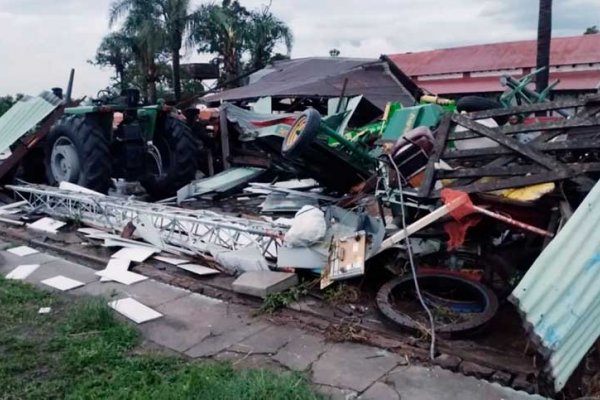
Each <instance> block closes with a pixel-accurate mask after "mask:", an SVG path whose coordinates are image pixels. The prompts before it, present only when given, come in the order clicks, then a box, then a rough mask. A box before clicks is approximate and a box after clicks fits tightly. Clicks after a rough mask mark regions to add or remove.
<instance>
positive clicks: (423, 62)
mask: <svg viewBox="0 0 600 400" xmlns="http://www.w3.org/2000/svg"><path fill="white" fill-rule="evenodd" d="M389 57H390V59H392V60H393V61H394V63H396V65H398V67H400V68H401V69H402V70H403V71H404V73H406V74H407V75H409V76H421V75H436V74H449V73H453V72H473V71H497V70H502V69H511V68H531V67H535V60H536V41H535V40H525V41H519V42H504V43H492V44H483V45H475V46H464V47H455V48H451V49H440V50H431V51H420V52H415V53H404V54H392V55H390V56H389ZM599 62H600V35H580V36H573V37H558V38H552V44H551V48H550V65H552V66H557V65H572V64H587V63H599Z"/></svg>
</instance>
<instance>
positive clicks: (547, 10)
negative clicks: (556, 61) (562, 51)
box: [535, 0, 552, 92]
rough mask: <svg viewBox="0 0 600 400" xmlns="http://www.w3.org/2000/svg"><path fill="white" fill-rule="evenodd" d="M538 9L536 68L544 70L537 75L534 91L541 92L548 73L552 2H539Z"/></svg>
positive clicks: (544, 0)
mask: <svg viewBox="0 0 600 400" xmlns="http://www.w3.org/2000/svg"><path fill="white" fill-rule="evenodd" d="M539 1H540V9H539V16H538V38H537V65H536V68H538V69H539V68H543V67H546V69H545V70H544V71H542V72H540V73H538V74H537V76H536V79H535V90H536V91H537V92H542V91H543V90H544V89H546V88H547V87H548V77H549V73H550V71H549V70H550V41H551V39H552V0H539Z"/></svg>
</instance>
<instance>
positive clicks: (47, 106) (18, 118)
mask: <svg viewBox="0 0 600 400" xmlns="http://www.w3.org/2000/svg"><path fill="white" fill-rule="evenodd" d="M60 102H61V100H60V99H59V98H58V97H56V96H54V95H53V94H52V93H50V92H42V93H41V94H40V95H39V96H37V97H31V96H26V97H24V98H23V99H21V100H19V101H18V102H17V103H16V104H15V105H13V106H12V107H11V108H10V110H8V111H7V112H6V113H5V114H4V115H2V117H0V152H4V151H6V150H7V149H8V148H9V147H10V146H11V145H12V144H13V143H15V142H16V141H17V140H18V139H19V138H20V137H22V136H23V135H25V134H26V133H27V132H29V131H30V130H32V129H33V128H35V126H36V125H37V124H38V123H40V122H41V121H42V120H43V119H44V118H45V117H47V116H48V115H49V114H50V113H51V112H52V111H53V110H54V109H55V108H56V107H58V106H59V105H60Z"/></svg>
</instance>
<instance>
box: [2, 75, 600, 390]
mask: <svg viewBox="0 0 600 400" xmlns="http://www.w3.org/2000/svg"><path fill="white" fill-rule="evenodd" d="M526 79H530V77H527V78H526ZM509 82H511V83H512V86H510V87H511V88H512V90H513V91H515V90H517V89H515V88H518V89H519V90H518V91H516V92H513V93H511V94H510V95H507V96H504V98H505V99H506V98H510V99H513V100H514V99H517V98H518V99H520V100H519V102H520V103H523V105H514V106H513V105H511V104H508V103H506V102H505V103H503V104H500V103H495V102H493V101H489V100H488V101H483V100H485V99H479V100H478V99H477V98H469V99H463V101H458V102H456V103H455V102H454V101H452V100H447V99H440V98H437V97H435V96H423V97H422V98H421V102H420V103H419V104H416V105H413V106H403V105H402V104H400V102H390V103H388V104H387V106H386V107H385V109H384V110H379V111H380V112H379V113H378V114H379V116H378V117H376V118H374V117H373V109H374V105H373V104H372V103H370V102H369V101H368V100H367V99H366V98H363V96H360V95H359V96H351V97H344V96H343V94H342V96H341V97H340V98H339V99H338V103H337V104H336V107H335V108H331V109H330V112H328V113H327V114H326V112H325V110H324V109H323V108H322V107H320V106H318V105H316V106H315V107H308V108H305V109H304V110H302V111H300V112H290V113H273V114H269V113H267V114H261V113H257V112H255V111H251V110H248V109H245V108H243V107H240V106H239V105H234V104H230V103H225V104H223V105H222V106H221V107H220V108H219V109H218V110H212V111H211V112H209V113H207V114H206V115H207V119H204V120H201V119H198V118H199V117H198V115H199V114H194V113H186V115H188V118H190V119H188V121H187V122H188V125H189V128H185V134H184V133H181V135H184V136H185V137H188V136H190V135H191V136H193V137H194V138H195V139H194V140H196V141H197V142H198V143H200V142H203V144H198V146H199V147H198V149H197V150H199V149H202V152H199V153H198V154H201V153H202V154H204V156H203V159H202V160H196V161H202V162H203V163H205V164H206V165H205V168H201V169H202V170H203V171H202V174H198V175H197V176H196V178H197V179H188V180H187V181H185V182H184V181H182V180H181V178H182V176H183V175H182V173H179V172H176V171H174V170H173V168H179V167H180V165H179V164H180V162H179V161H177V160H173V159H171V160H170V161H167V160H166V159H165V160H162V161H164V166H165V168H166V170H164V171H163V170H162V167H161V165H162V162H161V148H160V144H159V142H155V145H153V146H152V147H150V148H148V149H147V150H148V151H149V154H153V155H154V156H155V157H154V159H155V160H158V165H159V167H158V168H157V169H156V170H154V171H153V173H152V174H151V175H152V176H151V177H150V178H148V177H146V176H143V175H144V174H140V173H139V168H140V166H139V165H137V166H135V168H136V171H137V172H136V174H134V175H135V178H136V179H138V178H139V180H140V181H144V180H146V178H148V179H147V180H146V182H145V183H144V186H145V187H146V190H147V192H148V195H144V194H143V193H142V195H138V196H137V197H136V196H131V194H132V193H129V194H127V195H124V194H123V193H122V189H123V186H119V185H115V188H116V189H117V190H112V191H111V192H110V194H109V195H106V194H104V193H98V192H94V191H91V190H89V189H95V190H96V189H98V188H97V187H94V185H87V186H88V189H86V188H83V187H79V186H77V185H74V183H78V184H82V182H83V181H82V180H81V179H77V180H75V182H73V180H71V183H72V184H70V185H69V184H68V183H66V182H64V183H61V186H60V187H59V188H56V187H51V186H47V185H42V184H18V185H14V184H13V185H6V188H7V189H9V190H11V191H12V192H13V193H14V194H16V196H17V197H18V200H20V202H19V203H18V204H19V205H18V206H13V205H8V206H5V207H2V208H0V214H2V215H4V217H2V219H0V222H2V221H4V219H6V218H8V219H9V220H12V221H13V222H14V221H17V220H16V219H15V217H14V215H13V211H14V210H18V211H21V210H25V211H26V212H27V213H29V214H36V215H41V214H44V215H47V216H49V217H52V218H57V219H60V221H56V220H52V219H51V218H47V217H46V218H42V219H38V220H37V221H35V222H32V223H29V224H28V225H27V228H30V229H36V230H38V231H40V230H41V231H43V232H45V233H49V234H56V233H57V232H58V231H59V230H60V229H61V228H62V227H63V226H64V225H65V222H64V221H78V222H79V223H81V224H83V225H85V226H86V228H82V229H80V231H81V233H84V234H85V235H86V237H87V239H89V240H95V241H101V242H103V244H104V246H112V247H114V246H118V247H122V250H120V251H119V252H117V253H115V254H114V255H113V257H112V259H111V261H110V262H109V263H108V265H107V266H106V268H105V269H104V270H103V271H99V272H98V273H97V275H99V276H100V277H102V279H103V280H112V281H116V282H120V283H122V284H126V285H127V284H133V283H135V282H138V281H140V280H142V279H144V278H145V277H144V276H143V275H140V274H137V273H134V272H132V271H130V270H129V268H130V263H132V262H137V263H142V262H144V261H145V260H146V259H147V258H149V257H151V256H152V257H155V258H156V259H158V260H161V261H163V262H166V263H168V264H171V265H175V266H177V268H180V269H183V270H186V271H189V272H191V273H194V274H196V275H197V276H209V275H213V274H215V273H217V271H215V270H214V269H212V268H207V267H205V266H203V265H197V264H194V260H196V259H198V260H210V261H211V262H212V263H213V265H214V266H215V267H217V268H219V270H220V271H221V272H223V273H225V274H227V275H231V276H235V277H237V279H236V280H235V281H234V282H232V288H233V290H235V291H237V292H239V293H243V294H247V295H251V296H256V297H261V298H267V297H268V296H269V295H271V294H272V293H276V292H280V291H284V290H288V289H289V288H290V287H292V286H294V285H297V284H298V283H299V282H303V281H307V280H310V279H315V277H316V278H317V279H319V281H320V285H319V286H320V289H326V288H328V287H330V286H331V285H333V284H334V283H335V282H339V281H349V282H358V281H361V282H372V286H376V287H377V291H376V293H375V296H373V297H374V298H375V301H374V304H375V305H376V307H377V308H378V309H379V310H380V311H381V313H382V314H383V315H384V316H385V317H386V318H387V319H388V320H389V321H391V322H393V323H395V324H396V326H397V327H398V328H402V329H404V330H407V331H413V332H415V331H416V332H421V333H423V334H426V335H427V336H429V337H431V357H432V358H433V357H434V356H435V346H434V342H435V337H436V333H437V334H438V335H439V336H442V337H444V338H448V337H450V338H454V337H457V336H459V337H464V335H465V334H466V333H469V334H472V333H473V332H479V331H481V329H482V328H483V327H485V326H486V325H489V324H490V322H491V321H492V320H493V319H494V318H495V316H496V314H497V313H498V312H499V309H501V308H502V307H503V306H504V305H505V300H506V299H508V298H509V295H510V293H511V292H512V295H510V300H511V301H512V302H514V303H515V304H516V305H517V307H518V308H519V310H520V311H521V312H522V313H523V317H524V319H525V321H526V322H525V324H526V327H527V329H529V330H530V331H531V332H532V333H533V336H534V337H535V338H536V342H537V344H538V345H539V346H540V352H541V353H542V355H543V356H544V357H545V358H546V359H548V360H549V364H548V367H547V371H548V372H549V374H550V377H551V378H553V379H554V378H555V380H554V389H555V390H556V391H559V390H561V389H562V388H563V386H564V385H565V384H566V381H567V379H568V378H569V376H571V374H572V373H573V371H574V369H575V368H576V366H577V365H578V364H579V362H580V361H581V359H582V358H583V356H584V355H585V353H586V352H587V350H588V349H589V348H590V347H591V346H592V345H593V343H594V342H595V341H596V339H597V338H598V335H599V334H600V326H599V325H598V324H596V323H595V322H594V321H595V315H596V311H594V310H596V309H598V307H597V304H596V302H597V299H598V298H600V297H599V296H598V294H599V293H598V290H600V289H598V288H599V287H600V286H598V285H594V284H593V283H594V282H595V279H596V278H595V276H596V275H597V274H596V275H594V272H593V271H595V267H597V264H598V254H599V252H600V241H599V240H598V239H599V237H598V233H597V232H596V230H597V229H595V227H596V226H597V222H598V221H597V219H598V218H597V215H596V214H597V211H598V208H599V207H600V205H599V204H600V203H599V201H598V191H599V190H600V186H599V185H598V183H597V182H598V176H599V175H600V119H599V116H598V115H599V114H600V96H599V95H590V96H585V97H581V98H577V99H566V100H559V101H553V102H550V101H544V99H543V98H542V97H540V96H536V94H535V92H532V91H530V90H528V91H523V90H521V89H522V85H520V84H518V81H514V80H509ZM515 82H516V83H515ZM509 90H510V89H509ZM527 96H529V97H527ZM467 100H468V101H467ZM521 100H526V101H521ZM40 101H41V100H40ZM403 101H404V103H406V99H404V100H403ZM130 103H131V100H130ZM300 105H301V103H298V104H296V103H294V107H290V109H298V108H297V107H300ZM101 107H106V106H101ZM319 108H320V109H319ZM113 109H114V110H117V111H119V110H120V111H123V113H124V114H125V120H124V121H126V122H127V124H134V122H133V121H138V120H139V119H140V118H142V116H143V115H144V113H148V115H150V116H151V117H152V118H154V117H156V115H157V114H158V115H159V117H156V118H158V119H157V120H156V121H155V123H158V122H157V121H161V118H162V117H160V115H162V113H167V114H166V115H167V117H168V118H172V117H173V116H172V115H171V114H169V112H170V111H169V110H167V109H165V108H161V107H158V108H152V109H139V108H131V107H129V106H128V107H125V106H123V107H121V108H119V107H113ZM375 109H377V107H375ZM97 111H98V110H97ZM101 111H102V112H106V110H105V109H104V108H102V110H101ZM15 112H16V111H15ZM48 112H50V113H51V112H52V110H51V109H49V110H47V112H46V114H45V115H46V117H47V113H48ZM128 113H130V114H128ZM50 115H51V116H52V115H53V114H50ZM128 115H129V117H128ZM32 118H33V117H32ZM35 118H36V121H37V122H40V121H42V120H43V118H44V115H42V114H40V115H37V114H36V116H35ZM128 118H130V119H128ZM173 118H174V117H173ZM111 121H112V118H111ZM1 122H3V119H0V128H1V127H2V126H4V125H2V124H1ZM127 124H125V125H119V127H118V128H117V129H122V132H121V133H120V134H122V135H125V136H124V137H125V138H127V135H128V132H129V131H130V129H133V128H131V127H130V126H129V125H127ZM173 124H175V125H177V126H180V124H183V122H182V121H181V120H179V119H178V120H177V122H173ZM34 125H35V123H34V124H33V125H31V126H28V127H27V129H30V130H31V129H32V126H34ZM43 125H44V124H43V123H42V126H43ZM134 125H135V124H134ZM154 128H155V127H154V126H153V127H152V128H151V129H150V131H152V130H153V129H154ZM40 129H41V128H40ZM181 129H182V132H183V129H184V128H181ZM188 129H189V132H188ZM157 132H158V131H157ZM0 134H4V133H3V132H1V129H0ZM157 134H158V133H157ZM32 135H34V136H33V137H37V136H35V135H37V133H33V134H32ZM7 136H8V135H7ZM173 137H175V136H173ZM11 140H12V137H11ZM15 140H16V139H15ZM169 140H171V139H169ZM173 140H174V139H173ZM58 147H61V146H58ZM54 150H56V149H54ZM59 150H60V151H63V150H64V151H63V152H62V153H60V151H59V152H58V153H60V154H70V153H68V151H67V150H66V148H62V149H59ZM121 150H123V151H125V150H127V148H126V149H125V150H124V149H121ZM137 150H140V149H137ZM56 151H58V150H56ZM69 151H70V150H69ZM65 152H66V153H65ZM58 153H57V154H58ZM184 153H185V154H184V155H185V157H188V156H189V154H190V152H189V151H186V152H184ZM177 154H178V153H177V152H174V153H170V157H175V156H177ZM163 155H164V154H163ZM9 159H10V158H9ZM84 161H85V160H78V161H77V162H78V163H79V162H84ZM196 161H194V162H196ZM131 162H133V161H131ZM131 162H130V163H131ZM169 162H170V164H168V163H169ZM127 165H129V164H127V163H125V164H123V165H121V167H123V166H125V167H124V168H125V170H123V171H121V172H122V173H123V177H125V178H127V177H129V178H131V177H132V176H133V175H131V174H130V173H129V172H127V171H126V170H127ZM203 165H204V164H203ZM67 166H68V167H69V168H71V167H72V166H73V165H67ZM2 168H3V167H2V166H0V170H2ZM186 168H187V167H186ZM67 169H68V168H67ZM194 169H197V168H194ZM83 170H85V168H83ZM186 171H187V169H186ZM130 172H131V171H130ZM194 172H196V171H194ZM67 175H68V174H67ZM200 175H203V176H202V177H200ZM65 176H66V175H65ZM185 176H186V177H189V174H188V173H187V172H186V173H185ZM88 178H90V176H88ZM90 179H91V178H90ZM66 180H69V179H66ZM85 182H89V181H85ZM117 183H118V182H117ZM90 186H91V187H90ZM100 191H105V190H100ZM133 194H139V193H137V192H136V193H133ZM157 198H160V199H161V200H160V201H153V200H156V199H157ZM9 217H10V218H9ZM61 221H62V222H61ZM582 235H583V236H582ZM580 242H585V245H581V249H579V247H578V246H579V245H580ZM573 243H577V246H575V245H574V244H573ZM571 250H572V251H571ZM563 251H564V254H561V252H563ZM157 253H161V254H162V253H165V254H163V255H157ZM180 257H183V258H180ZM22 267H23V268H22V269H21V270H20V271H15V272H14V274H15V275H16V276H20V275H22V274H27V273H29V271H31V270H32V269H33V268H34V266H27V265H26V266H22ZM586 274H587V275H586ZM353 278H359V279H354V280H353ZM50 283H52V284H55V285H58V286H61V285H62V286H65V285H66V286H69V285H72V284H73V282H64V281H57V282H50ZM50 283H49V284H50ZM517 285H518V286H517ZM66 286H65V287H66ZM515 287H516V289H515ZM513 290H514V291H513ZM114 306H115V308H117V309H120V310H121V312H123V313H124V314H126V315H127V313H128V309H129V308H130V307H133V306H136V305H135V304H128V303H127V304H115V305H114ZM153 317H155V316H154V315H151V316H149V318H153ZM596 319H597V318H596ZM580 338H581V339H580ZM566 359H568V362H567V361H565V360H566Z"/></svg>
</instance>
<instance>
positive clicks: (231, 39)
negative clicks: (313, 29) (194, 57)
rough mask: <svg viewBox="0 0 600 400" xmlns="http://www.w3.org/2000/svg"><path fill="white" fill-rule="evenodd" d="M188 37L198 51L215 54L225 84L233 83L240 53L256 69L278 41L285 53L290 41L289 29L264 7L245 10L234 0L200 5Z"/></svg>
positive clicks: (237, 73)
mask: <svg viewBox="0 0 600 400" xmlns="http://www.w3.org/2000/svg"><path fill="white" fill-rule="evenodd" d="M191 37H192V39H193V40H194V41H195V43H196V44H197V45H198V50H199V51H200V52H205V53H217V54H218V55H219V57H220V58H221V60H222V63H223V71H224V77H223V78H222V79H221V80H222V81H224V82H229V84H228V86H229V87H232V86H236V83H237V82H236V79H237V78H238V77H239V76H240V73H241V71H242V69H243V68H242V56H243V55H244V54H248V55H249V59H250V61H249V64H248V67H249V68H248V69H250V70H256V69H260V68H263V67H265V65H267V64H268V63H269V61H270V60H271V58H272V55H273V49H274V48H275V46H276V45H277V44H278V43H281V42H283V43H284V44H285V46H286V48H287V52H288V56H289V53H290V51H291V48H292V41H293V36H292V32H291V30H290V29H289V28H288V27H287V25H286V24H285V23H284V22H283V21H281V20H279V19H278V18H276V17H275V16H273V14H271V12H270V10H269V8H268V7H267V8H264V9H262V10H260V11H253V12H249V11H248V10H246V8H244V7H243V6H241V5H240V3H239V2H238V1H237V0H233V1H232V0H223V2H222V4H221V5H218V4H208V5H203V6H201V7H200V8H199V10H198V11H197V12H196V14H195V19H194V26H193V29H192V33H191Z"/></svg>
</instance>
